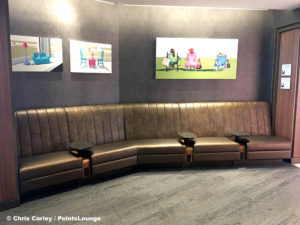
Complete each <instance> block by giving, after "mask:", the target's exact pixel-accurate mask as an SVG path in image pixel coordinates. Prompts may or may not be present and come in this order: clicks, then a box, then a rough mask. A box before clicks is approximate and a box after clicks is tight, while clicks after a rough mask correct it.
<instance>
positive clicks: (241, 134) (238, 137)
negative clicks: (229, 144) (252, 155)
mask: <svg viewBox="0 0 300 225" xmlns="http://www.w3.org/2000/svg"><path fill="white" fill-rule="evenodd" d="M229 133H230V135H231V136H232V137H233V141H235V142H237V143H239V144H240V159H242V160H245V158H246V144H247V143H248V142H249V141H248V139H247V138H246V137H248V136H249V134H248V133H247V132H245V131H235V130H230V131H229Z"/></svg>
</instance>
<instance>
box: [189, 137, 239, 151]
mask: <svg viewBox="0 0 300 225" xmlns="http://www.w3.org/2000/svg"><path fill="white" fill-rule="evenodd" d="M239 148H240V145H239V144H238V143H236V142H234V141H232V140H230V139H229V138H226V137H201V138H196V142H195V145H194V153H216V152H238V151H239Z"/></svg>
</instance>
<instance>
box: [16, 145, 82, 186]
mask: <svg viewBox="0 0 300 225" xmlns="http://www.w3.org/2000/svg"><path fill="white" fill-rule="evenodd" d="M19 167H20V179H21V181H24V180H30V179H34V178H37V177H43V176H47V175H51V174H55V173H61V172H65V171H68V170H74V169H79V168H82V159H81V158H76V157H74V156H73V155H71V154H70V152H68V151H61V152H53V153H47V154H41V155H36V156H31V157H26V158H22V159H20V163H19Z"/></svg>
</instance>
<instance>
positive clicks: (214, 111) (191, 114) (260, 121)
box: [179, 102, 271, 137]
mask: <svg viewBox="0 0 300 225" xmlns="http://www.w3.org/2000/svg"><path fill="white" fill-rule="evenodd" d="M179 108H180V127H181V131H191V132H194V133H195V134H197V136H198V137H208V136H212V137H215V136H228V135H229V133H228V131H230V130H238V131H245V132H247V133H248V134H249V135H264V136H265V135H271V119H270V110H269V104H268V103H266V102H220V103H218V102H213V103H212V102H208V103H182V104H179Z"/></svg>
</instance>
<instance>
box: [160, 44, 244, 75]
mask: <svg viewBox="0 0 300 225" xmlns="http://www.w3.org/2000/svg"><path fill="white" fill-rule="evenodd" d="M237 55H238V39H214V38H156V70H155V77H156V79H236V70H237Z"/></svg>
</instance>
